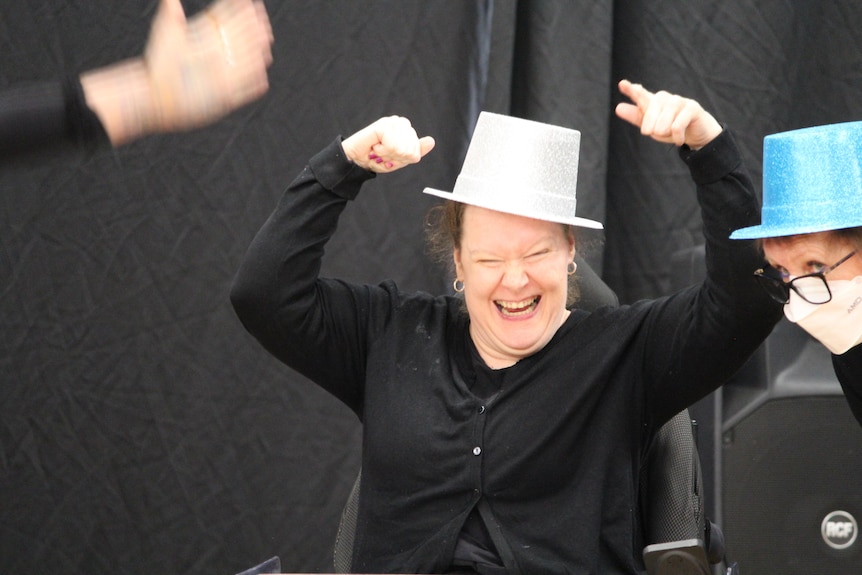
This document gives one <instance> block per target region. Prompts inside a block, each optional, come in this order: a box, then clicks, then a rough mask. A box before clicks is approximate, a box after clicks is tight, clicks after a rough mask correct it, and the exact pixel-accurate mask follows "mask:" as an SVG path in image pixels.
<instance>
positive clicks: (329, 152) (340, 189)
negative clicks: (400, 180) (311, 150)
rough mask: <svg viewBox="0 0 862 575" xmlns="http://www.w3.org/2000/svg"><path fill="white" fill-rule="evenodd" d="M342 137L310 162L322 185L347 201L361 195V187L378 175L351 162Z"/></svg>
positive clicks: (309, 164) (316, 177)
mask: <svg viewBox="0 0 862 575" xmlns="http://www.w3.org/2000/svg"><path fill="white" fill-rule="evenodd" d="M341 140H342V138H341V136H339V137H337V138H336V139H335V140H333V141H332V142H331V143H330V144H329V145H328V146H326V147H325V148H324V149H323V150H321V151H320V152H318V153H317V154H316V155H315V156H314V157H312V158H311V160H309V162H308V166H309V168H310V169H311V172H312V173H313V174H314V177H315V179H316V180H317V181H318V182H320V185H321V186H323V187H324V188H326V189H327V190H330V191H331V192H333V193H335V194H337V195H339V196H341V197H342V198H344V199H346V200H352V199H354V198H356V196H357V195H358V194H359V189H360V186H361V184H362V183H363V182H365V181H366V180H370V179H372V178H374V177H375V176H376V175H377V174H375V173H374V172H371V171H368V170H366V169H364V168H361V167H360V166H358V165H356V164H355V163H353V162H351V161H350V160H349V159H348V158H347V156H346V155H344V149H343V148H342V147H341Z"/></svg>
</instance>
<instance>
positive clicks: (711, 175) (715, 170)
mask: <svg viewBox="0 0 862 575" xmlns="http://www.w3.org/2000/svg"><path fill="white" fill-rule="evenodd" d="M679 155H680V157H681V158H682V160H683V161H684V162H685V163H686V164H687V165H688V168H689V171H690V172H691V177H692V179H693V180H694V183H696V184H698V185H705V184H711V183H713V182H717V181H718V180H720V179H721V178H723V177H724V176H726V175H727V174H729V173H730V172H732V171H734V170H736V169H737V168H738V167H739V165H740V164H741V163H742V158H741V157H740V155H739V148H737V146H736V143H735V141H734V138H733V135H732V134H731V133H730V131H729V130H728V129H727V128H726V127H725V128H724V129H723V130H722V131H721V133H720V134H719V135H718V136H716V137H715V138H714V139H713V140H712V141H711V142H710V143H708V144H707V145H706V146H704V147H703V148H701V149H699V150H692V149H691V148H689V147H688V146H682V147H681V148H680V150H679Z"/></svg>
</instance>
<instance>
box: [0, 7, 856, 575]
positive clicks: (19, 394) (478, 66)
mask: <svg viewBox="0 0 862 575" xmlns="http://www.w3.org/2000/svg"><path fill="white" fill-rule="evenodd" d="M205 4H206V2H204V1H203V0H194V1H187V2H185V3H184V5H185V7H186V10H187V12H188V13H189V14H192V13H194V12H196V11H197V10H199V9H200V8H202V7H203V6H204V5H205ZM266 5H267V8H268V11H269V13H270V16H271V18H272V21H273V26H274V32H275V37H276V42H275V46H274V56H275V63H274V65H273V67H272V70H271V74H270V78H271V89H270V92H269V94H268V95H267V96H266V97H265V98H264V99H262V100H261V101H259V102H257V103H255V104H253V105H252V106H249V107H247V108H244V109H242V110H240V111H238V112H236V113H234V114H233V115H231V116H230V117H229V118H228V119H226V120H225V121H223V122H221V123H220V124H218V125H215V126H211V127H209V128H206V129H202V130H198V131H195V132H191V133H187V134H174V135H168V136H160V137H152V138H149V139H146V140H143V141H140V142H137V143H135V144H132V145H130V146H128V147H126V148H122V149H120V150H103V151H100V152H97V153H95V154H90V155H87V154H83V153H78V154H66V155H63V156H56V155H54V156H50V155H47V154H45V155H42V156H39V157H31V158H26V159H17V160H8V159H6V160H3V159H0V234H2V236H0V237H2V241H0V322H2V329H0V447H1V448H2V451H0V573H4V574H5V573H9V574H30V573H32V574H39V573H87V574H94V573H112V572H119V573H125V574H135V573H140V574H148V575H149V574H152V573H173V574H192V573H195V574H197V573H222V574H232V573H235V572H237V571H240V570H242V569H244V568H246V567H249V566H251V565H253V564H255V563H257V562H259V561H262V560H263V559H265V558H267V557H269V556H271V555H279V556H280V557H281V559H282V565H283V570H284V571H285V572H289V571H312V572H313V571H327V570H330V569H331V558H330V553H331V545H332V541H333V538H334V536H335V531H336V527H337V521H338V517H339V514H340V510H341V506H342V504H343V502H344V499H345V498H346V495H347V491H348V490H349V487H350V485H351V484H352V481H353V478H354V475H355V472H356V470H357V467H358V463H359V449H360V427H359V424H358V422H357V421H356V419H355V417H354V416H353V415H352V413H350V412H349V411H348V410H347V409H346V408H344V407H343V406H341V405H340V404H339V403H338V402H336V401H335V400H334V399H332V398H331V397H330V396H328V395H327V394H326V393H324V392H322V391H320V390H318V389H316V388H315V387H314V386H313V385H310V384H309V383H308V382H307V381H305V380H303V379H302V378H300V377H299V376H297V375H296V374H294V373H292V372H291V371H290V370H289V369H287V368H285V367H284V366H282V365H280V364H278V363H277V362H276V361H275V360H273V359H272V358H270V357H269V356H268V355H267V354H266V353H265V352H263V350H262V349H261V348H260V347H259V346H258V345H257V344H256V342H254V341H253V339H252V338H251V337H250V336H248V335H247V334H246V333H245V332H244V331H243V329H242V327H241V326H240V324H239V322H238V321H237V319H236V318H235V316H234V315H233V312H232V310H231V308H230V304H229V302H228V290H229V287H230V283H231V279H232V277H233V274H234V272H235V270H236V269H237V267H238V265H239V262H240V260H241V259H242V256H243V252H244V250H245V248H246V246H247V245H248V243H249V241H250V240H251V238H252V236H253V235H254V233H255V231H256V230H257V228H258V227H259V226H260V225H261V224H262V223H263V221H264V219H265V218H266V216H267V215H268V213H269V211H270V210H271V209H272V207H273V206H274V205H275V202H276V201H277V198H278V196H279V194H280V192H281V191H282V189H283V188H284V187H285V185H286V184H287V183H288V182H289V181H290V180H291V179H292V177H293V176H294V175H295V174H296V173H297V172H298V170H299V169H300V168H301V167H302V165H303V163H304V161H305V160H306V159H307V158H308V157H309V156H310V155H312V154H313V153H314V152H316V151H317V150H318V149H319V148H321V147H322V146H323V145H325V144H326V143H327V142H329V141H330V140H331V139H332V138H333V137H335V136H336V135H337V134H344V135H347V134H348V133H350V132H352V131H353V130H355V129H358V128H360V127H362V126H364V125H366V124H367V123H369V122H371V121H372V120H374V119H376V118H377V117H379V116H381V115H386V114H400V115H404V116H407V117H409V118H411V120H413V122H414V125H415V126H416V127H417V129H418V131H419V132H420V133H422V134H431V135H434V136H435V137H436V138H437V142H438V145H437V149H436V150H435V151H434V152H433V153H432V155H430V156H429V157H428V158H427V159H426V160H425V161H423V162H422V163H421V164H420V165H418V166H414V167H411V168H410V169H406V170H403V171H401V172H399V173H397V174H394V175H392V176H389V177H385V178H382V177H381V178H377V179H376V180H375V181H374V182H373V183H371V184H370V185H368V186H367V189H366V192H365V193H363V194H362V195H361V196H360V198H359V199H358V200H357V201H356V202H355V204H354V205H353V206H351V207H350V209H349V210H348V211H347V212H346V214H345V216H344V218H343V224H342V227H341V229H340V230H339V233H338V235H337V237H336V239H335V240H333V242H332V243H331V244H330V246H329V249H328V255H327V260H326V262H325V270H324V271H325V272H326V273H327V274H332V275H339V276H342V277H345V278H348V279H351V280H355V281H371V282H376V281H379V280H381V279H383V278H384V277H393V278H395V279H396V280H397V281H398V282H399V283H400V284H401V285H402V286H403V287H405V288H415V289H425V290H430V291H435V292H438V291H444V290H448V289H450V287H449V285H450V282H451V278H449V277H446V274H445V272H444V271H443V270H440V269H438V268H436V267H434V266H432V265H431V264H430V263H429V262H428V259H427V257H426V256H425V253H424V247H423V240H422V234H421V227H422V218H423V216H424V213H425V211H426V210H427V209H428V208H429V207H430V206H431V205H432V204H433V202H434V200H433V198H430V197H428V196H425V195H423V194H421V193H420V192H421V189H422V188H423V187H425V186H433V187H437V188H441V189H451V185H452V183H453V182H454V178H455V176H456V175H457V171H458V167H459V166H460V162H461V159H462V157H463V153H464V151H465V149H466V143H467V141H468V139H469V135H470V133H471V130H472V127H473V124H474V122H475V118H476V115H477V113H478V111H479V110H481V109H487V110H492V111H497V112H503V113H512V114H514V115H518V116H523V117H528V118H532V119H536V120H541V121H546V122H552V123H557V124H561V125H565V126H569V127H574V128H577V129H580V130H581V131H582V134H583V135H582V144H581V162H580V174H579V184H578V185H579V188H578V190H579V200H580V202H579V212H580V215H582V216H585V217H591V218H596V219H599V220H602V221H604V222H606V227H607V231H606V233H605V234H603V235H602V234H599V235H596V236H595V237H593V236H589V235H587V236H586V237H585V240H584V243H585V244H590V245H589V246H588V251H587V258H588V260H589V261H590V262H591V263H592V264H593V266H594V267H595V268H596V269H597V270H601V271H603V275H604V277H605V279H606V281H607V282H608V283H609V284H610V285H611V286H612V287H613V288H614V289H615V290H617V292H618V294H619V295H620V298H621V299H622V300H623V301H632V300H634V299H637V298H641V297H651V296H655V295H658V294H661V293H664V292H665V291H666V290H667V289H668V286H669V285H670V283H671V279H672V277H673V275H672V274H673V271H674V270H673V269H672V268H671V255H672V254H673V253H674V252H675V251H677V250H679V249H685V248H688V247H690V246H692V245H694V244H697V243H700V238H699V233H700V232H699V229H700V224H699V216H698V212H697V206H696V202H695V200H694V194H693V188H692V185H691V184H690V182H689V181H688V179H687V176H686V172H685V170H684V168H683V167H682V165H681V163H680V162H679V160H678V159H677V157H676V154H675V152H674V150H673V149H672V148H671V147H668V146H663V145H659V144H656V143H653V142H650V141H646V140H643V139H642V138H640V136H638V134H637V133H636V130H634V129H633V128H631V127H629V126H627V125H624V124H622V123H621V122H620V121H618V120H616V119H614V117H613V114H612V108H613V105H614V103H615V102H616V101H618V97H617V95H616V90H615V87H614V85H615V82H616V81H617V80H618V79H620V78H623V77H627V78H630V79H633V80H636V81H640V82H642V83H644V84H645V85H646V86H647V87H649V88H652V89H658V88H665V89H668V90H670V91H675V92H679V93H682V94H685V95H689V96H691V97H694V98H696V99H698V100H700V101H701V102H702V103H703V105H704V106H705V107H707V108H708V109H710V110H712V111H713V112H714V113H715V115H716V116H717V117H718V118H719V119H720V120H721V121H723V122H725V123H726V124H727V125H728V126H730V127H731V128H732V129H733V130H734V132H735V133H736V136H737V139H738V141H739V143H740V145H741V147H742V148H743V151H744V152H745V153H746V154H747V156H748V158H749V159H750V166H751V171H752V175H753V176H754V178H755V181H758V182H759V179H760V167H759V162H760V148H761V143H762V138H763V136H764V135H765V134H768V133H771V132H776V131H781V130H786V129H792V128H797V127H803V126H808V125H813V124H821V123H829V122H837V121H846V120H856V119H862V99H860V94H862V35H860V34H859V30H860V29H862V4H859V2H858V0H835V1H832V2H821V1H820V0H797V1H795V2H787V1H786V0H783V1H779V0H727V1H723V2H713V1H710V0H690V1H688V2H676V1H670V0H655V1H645V0H641V1H634V0H620V1H617V2H611V1H602V0H596V1H594V2H577V3H575V2H567V1H562V0H560V1H555V0H547V1H542V2H539V1H535V2H530V1H526V0H521V1H516V0H507V1H499V0H498V1H493V0H486V1H476V2H473V1H467V0H464V1H461V2H421V1H418V0H410V1H407V0H391V1H383V0H372V1H367V2H354V1H353V0H339V1H330V2H321V1H316V2H315V1H310V0H305V1H298V0H297V1H284V2H275V1H273V0H268V1H267V2H266ZM154 8H155V2H154V0H146V1H143V0H124V1H120V0H87V1H86V2H83V1H67V0H25V1H23V2H16V3H12V2H7V3H6V4H5V5H4V7H2V8H0V55H2V56H0V87H2V86H10V85H14V84H16V83H18V82H25V81H29V80H38V79H42V78H50V77H54V76H57V75H61V74H65V73H70V72H74V71H80V70H84V69H88V68H91V67H94V66H98V65H103V64H106V63H108V62H111V61H113V60H116V59H119V58H124V57H128V56H131V55H135V54H137V53H139V52H140V51H141V49H142V47H143V44H144V42H145V39H146V35H147V32H148V29H149V22H150V20H151V18H152V16H153V14H154ZM602 240H603V241H602ZM337 360H338V359H337V358H333V361H337Z"/></svg>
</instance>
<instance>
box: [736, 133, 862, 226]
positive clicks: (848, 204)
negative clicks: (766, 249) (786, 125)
mask: <svg viewBox="0 0 862 575" xmlns="http://www.w3.org/2000/svg"><path fill="white" fill-rule="evenodd" d="M761 221H762V223H761V224H760V225H759V226H751V227H748V228H742V229H739V230H736V231H735V232H733V233H732V234H731V235H730V237H731V238H732V239H735V240H748V239H756V238H770V237H778V236H791V235H796V234H809V233H814V232H823V231H827V230H839V229H843V228H853V227H856V226H862V122H844V123H840V124H829V125H825V126H814V127H811V128H802V129H800V130H791V131H789V132H781V133H779V134H772V135H769V136H766V138H764V140H763V216H762V219H761Z"/></svg>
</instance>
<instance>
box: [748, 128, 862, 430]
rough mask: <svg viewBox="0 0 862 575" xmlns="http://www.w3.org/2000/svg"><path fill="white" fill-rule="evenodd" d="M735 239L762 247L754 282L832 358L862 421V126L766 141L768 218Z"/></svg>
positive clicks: (796, 133) (807, 131)
mask: <svg viewBox="0 0 862 575" xmlns="http://www.w3.org/2000/svg"><path fill="white" fill-rule="evenodd" d="M731 238H735V239H757V240H760V241H761V242H762V246H763V252H764V255H765V256H766V260H767V262H768V265H767V266H766V267H763V268H760V269H758V270H757V272H756V273H755V276H756V277H757V279H758V280H759V281H760V282H761V284H762V285H763V287H764V288H765V289H766V291H767V292H768V293H769V294H770V295H771V296H772V297H773V298H774V299H775V300H776V301H778V302H780V303H782V304H785V305H784V313H785V315H786V316H787V319H789V320H790V321H792V322H794V323H797V324H799V326H800V327H802V328H803V329H804V330H806V331H807V332H808V333H809V334H811V335H812V336H813V337H814V338H816V339H817V340H819V341H820V342H821V343H822V344H823V345H825V346H826V347H827V348H828V349H829V351H831V352H832V354H833V355H832V363H833V366H834V367H835V373H836V374H837V376H838V380H839V381H840V382H841V386H842V388H843V389H844V394H845V395H846V396H847V400H848V402H849V403H850V408H851V410H852V411H853V414H854V415H855V416H856V419H858V420H859V422H860V423H862V122H844V123H839V124H830V125H825V126H814V127H810V128H803V129H799V130H792V131H788V132H782V133H779V134H772V135H769V136H767V137H766V138H764V141H763V220H762V223H761V224H759V225H755V226H749V227H746V228H743V229H740V230H737V231H735V232H734V233H733V234H732V235H731Z"/></svg>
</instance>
